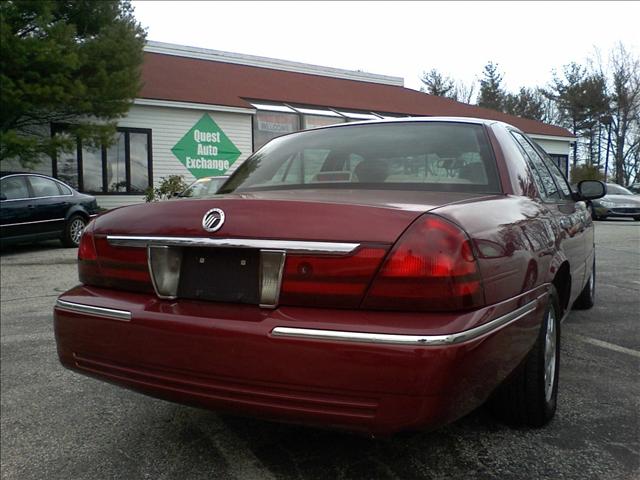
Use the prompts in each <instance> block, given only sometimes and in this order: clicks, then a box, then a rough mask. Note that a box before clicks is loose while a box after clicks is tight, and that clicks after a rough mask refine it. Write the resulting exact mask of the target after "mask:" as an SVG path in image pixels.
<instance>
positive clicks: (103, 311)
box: [56, 299, 131, 322]
mask: <svg viewBox="0 0 640 480" xmlns="http://www.w3.org/2000/svg"><path fill="white" fill-rule="evenodd" d="M56 307H58V308H60V309H62V310H67V311H69V312H73V313H84V314H87V315H94V316H96V317H105V318H111V319H113V320H121V321H123V322H129V321H131V312H129V311H127V310H116V309H113V308H105V307H94V306H92V305H84V304H82V303H75V302H67V301H66V300H59V299H58V300H56Z"/></svg>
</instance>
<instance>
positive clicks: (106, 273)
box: [78, 222, 153, 292]
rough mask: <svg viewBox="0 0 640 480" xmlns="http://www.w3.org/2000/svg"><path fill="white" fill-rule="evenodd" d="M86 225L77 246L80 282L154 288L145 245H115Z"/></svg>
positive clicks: (122, 288) (143, 290)
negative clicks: (132, 246) (131, 246)
mask: <svg viewBox="0 0 640 480" xmlns="http://www.w3.org/2000/svg"><path fill="white" fill-rule="evenodd" d="M93 227H94V226H93V222H91V223H89V225H87V228H85V230H84V232H83V234H82V238H81V239H80V246H79V247H78V276H79V278H80V282H81V283H83V284H85V285H93V286H95V287H106V288H114V289H118V290H129V291H135V292H152V291H153V285H152V284H151V277H150V276H149V267H148V266H147V252H146V249H144V248H123V247H112V246H111V245H109V242H108V241H107V239H106V238H105V237H104V236H96V235H95V234H94V229H93Z"/></svg>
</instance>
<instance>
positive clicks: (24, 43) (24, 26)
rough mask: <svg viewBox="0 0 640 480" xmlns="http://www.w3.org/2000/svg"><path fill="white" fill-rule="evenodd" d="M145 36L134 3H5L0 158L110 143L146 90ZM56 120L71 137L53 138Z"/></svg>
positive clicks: (33, 157)
mask: <svg viewBox="0 0 640 480" xmlns="http://www.w3.org/2000/svg"><path fill="white" fill-rule="evenodd" d="M145 35H146V34H145V31H144V30H143V29H142V27H141V26H140V25H139V23H137V22H136V20H135V18H134V16H133V9H132V7H131V5H130V4H129V2H128V0H83V1H51V0H11V1H3V2H1V3H0V104H1V105H2V115H1V116H0V160H4V159H7V158H18V159H19V160H20V161H21V163H22V164H23V165H25V166H27V165H29V164H33V163H35V162H37V161H38V160H39V159H40V158H41V156H42V154H49V155H51V154H52V153H53V152H55V151H56V149H58V148H62V149H66V150H70V149H71V148H72V147H73V146H74V145H75V138H80V139H81V140H83V142H84V143H85V144H87V145H92V144H93V145H95V144H99V143H108V142H109V141H110V140H111V138H112V137H113V134H114V133H115V120H116V119H118V118H119V117H121V116H123V115H124V114H126V112H127V111H128V109H129V106H130V105H131V103H132V101H133V99H134V98H135V96H136V95H137V93H138V90H139V88H140V67H141V65H142V55H143V50H142V49H143V46H144V41H145ZM55 123H65V124H69V132H70V133H71V134H72V135H70V136H61V135H56V136H51V135H50V130H49V127H50V125H51V124H55Z"/></svg>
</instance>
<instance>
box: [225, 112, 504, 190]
mask: <svg viewBox="0 0 640 480" xmlns="http://www.w3.org/2000/svg"><path fill="white" fill-rule="evenodd" d="M299 188H348V189H355V188H374V189H402V190H407V189H413V190H437V191H456V192H486V193H498V192H500V185H499V181H498V174H497V168H496V162H495V159H494V157H493V153H492V150H491V147H490V145H489V141H488V138H487V135H486V133H485V130H484V128H483V126H482V125H477V124H469V123H454V122H389V123H371V124H359V125H351V126H346V127H330V128H321V129H316V130H309V131H306V132H299V133H295V134H292V135H286V136H283V137H280V138H276V139H274V140H272V141H271V142H269V143H268V144H266V145H265V146H264V147H263V148H262V149H260V150H259V151H258V152H256V153H255V154H254V155H253V156H252V157H250V158H249V159H248V160H247V161H245V163H244V164H242V165H241V166H240V167H239V168H238V170H237V171H236V173H235V174H234V175H233V176H232V177H231V179H230V180H229V181H228V182H227V183H226V184H225V185H224V187H223V188H222V190H221V191H220V193H230V192H234V191H237V192H241V191H254V190H283V189H299Z"/></svg>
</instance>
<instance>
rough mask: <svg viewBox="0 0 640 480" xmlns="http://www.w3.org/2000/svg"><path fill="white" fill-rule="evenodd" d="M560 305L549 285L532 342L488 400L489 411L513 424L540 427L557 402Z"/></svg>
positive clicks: (554, 409)
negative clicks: (516, 365)
mask: <svg viewBox="0 0 640 480" xmlns="http://www.w3.org/2000/svg"><path fill="white" fill-rule="evenodd" d="M559 368H560V306H559V303H558V294H557V292H556V290H555V288H553V287H552V291H551V294H550V296H549V302H548V303H547V308H546V309H545V312H544V316H543V321H542V325H541V327H540V332H539V334H538V338H537V340H536V343H535V345H534V346H533V348H532V349H531V351H530V352H529V353H528V355H527V357H526V358H525V359H524V361H523V363H522V364H520V366H519V367H518V368H517V370H516V371H515V372H514V373H513V374H512V375H511V376H510V377H509V378H507V380H505V382H504V383H503V384H502V385H500V387H498V389H497V390H496V391H495V392H494V394H493V396H492V397H491V399H490V400H489V403H488V406H489V409H490V410H491V411H492V413H493V414H494V415H495V416H496V417H497V418H499V419H500V420H502V421H504V422H505V423H507V424H509V425H512V426H526V427H542V426H544V425H546V424H547V423H549V422H550V421H551V419H552V418H553V416H554V415H555V412H556V406H557V403H558V374H559Z"/></svg>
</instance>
